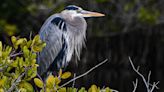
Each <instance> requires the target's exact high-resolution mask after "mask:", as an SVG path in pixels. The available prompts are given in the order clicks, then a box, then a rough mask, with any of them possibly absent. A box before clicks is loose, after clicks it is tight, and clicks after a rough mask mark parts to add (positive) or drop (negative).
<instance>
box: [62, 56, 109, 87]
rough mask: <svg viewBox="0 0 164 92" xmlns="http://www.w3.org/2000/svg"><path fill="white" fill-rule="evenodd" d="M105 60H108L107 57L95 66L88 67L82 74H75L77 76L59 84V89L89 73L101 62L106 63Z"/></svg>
mask: <svg viewBox="0 0 164 92" xmlns="http://www.w3.org/2000/svg"><path fill="white" fill-rule="evenodd" d="M107 61H108V59H105V60H104V61H102V62H101V63H99V64H97V65H96V66H94V67H93V68H91V69H89V70H88V71H87V72H85V73H83V74H81V75H79V76H77V77H75V78H73V79H71V80H70V81H68V82H66V83H64V84H63V85H61V86H60V87H59V89H60V88H62V87H64V86H66V85H68V84H69V83H71V82H73V81H75V80H77V79H79V78H81V77H83V76H85V75H87V74H89V73H90V72H91V71H93V70H94V69H96V68H97V67H99V66H101V65H102V64H104V63H106V62H107Z"/></svg>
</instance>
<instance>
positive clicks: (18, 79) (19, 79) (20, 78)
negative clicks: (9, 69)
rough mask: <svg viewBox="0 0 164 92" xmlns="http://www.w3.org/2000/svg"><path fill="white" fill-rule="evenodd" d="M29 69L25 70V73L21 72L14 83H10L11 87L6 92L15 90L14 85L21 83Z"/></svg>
mask: <svg viewBox="0 0 164 92" xmlns="http://www.w3.org/2000/svg"><path fill="white" fill-rule="evenodd" d="M29 69H30V67H26V68H25V72H23V73H22V74H21V75H20V76H19V77H18V78H17V79H16V80H15V82H13V83H12V85H11V87H10V88H9V89H8V90H7V92H12V91H13V90H14V89H15V88H16V85H17V84H18V83H19V82H21V80H22V77H23V76H24V75H25V74H26V72H27V71H28V70H29Z"/></svg>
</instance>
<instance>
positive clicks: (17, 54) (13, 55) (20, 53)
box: [10, 52, 23, 57]
mask: <svg viewBox="0 0 164 92" xmlns="http://www.w3.org/2000/svg"><path fill="white" fill-rule="evenodd" d="M22 54H23V52H19V53H15V54H11V55H10V57H15V56H19V55H22Z"/></svg>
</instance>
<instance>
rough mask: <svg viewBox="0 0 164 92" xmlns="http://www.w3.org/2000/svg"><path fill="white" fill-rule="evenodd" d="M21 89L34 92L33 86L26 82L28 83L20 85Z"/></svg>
mask: <svg viewBox="0 0 164 92" xmlns="http://www.w3.org/2000/svg"><path fill="white" fill-rule="evenodd" d="M19 88H24V89H26V92H34V88H33V86H32V85H31V84H30V83H28V82H26V81H22V82H21V83H20V84H19Z"/></svg>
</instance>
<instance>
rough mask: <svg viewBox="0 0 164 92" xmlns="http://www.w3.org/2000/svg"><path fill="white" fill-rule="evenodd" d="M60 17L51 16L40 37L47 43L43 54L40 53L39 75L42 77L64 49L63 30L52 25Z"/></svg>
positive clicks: (56, 15)
mask: <svg viewBox="0 0 164 92" xmlns="http://www.w3.org/2000/svg"><path fill="white" fill-rule="evenodd" d="M56 17H58V14H55V15H52V16H50V17H49V18H48V19H47V20H46V22H45V23H44V24H43V26H42V28H41V30H40V32H39V35H40V37H41V40H42V41H44V42H46V47H45V48H43V50H42V52H40V53H38V61H37V62H38V64H39V68H38V73H39V74H40V75H42V74H43V73H45V72H46V71H47V69H48V68H49V67H50V65H51V64H52V63H53V61H54V60H55V58H56V57H57V55H58V53H59V52H60V50H61V49H62V33H63V32H62V30H60V29H59V26H58V25H55V24H53V23H52V21H53V19H55V18H56Z"/></svg>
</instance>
